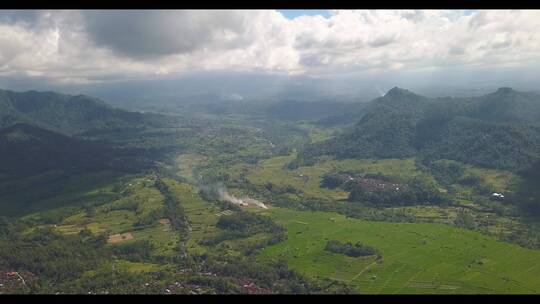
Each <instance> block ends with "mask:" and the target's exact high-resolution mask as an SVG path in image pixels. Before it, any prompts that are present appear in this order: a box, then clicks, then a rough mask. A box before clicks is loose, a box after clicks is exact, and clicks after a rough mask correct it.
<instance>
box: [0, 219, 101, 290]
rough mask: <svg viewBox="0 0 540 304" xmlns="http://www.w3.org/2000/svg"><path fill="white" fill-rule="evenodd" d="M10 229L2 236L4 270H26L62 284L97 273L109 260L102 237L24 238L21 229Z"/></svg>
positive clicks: (42, 233) (47, 234) (38, 233)
mask: <svg viewBox="0 0 540 304" xmlns="http://www.w3.org/2000/svg"><path fill="white" fill-rule="evenodd" d="M7 227H8V228H7V229H6V227H5V226H4V228H3V229H2V232H3V233H2V234H1V235H0V266H1V267H2V268H4V269H5V268H8V269H17V270H25V271H29V272H31V273H33V274H35V275H36V276H38V277H43V278H45V279H46V280H48V281H50V282H61V281H65V280H70V279H73V278H76V277H78V276H80V275H81V274H82V273H84V272H85V271H88V270H92V269H96V268H97V267H98V265H99V264H100V263H101V262H102V261H103V259H105V258H107V257H109V254H108V252H107V251H106V250H105V248H104V245H105V241H106V238H105V237H104V236H102V235H100V236H89V237H85V238H83V237H81V236H79V235H59V234H56V233H54V232H53V231H52V230H50V229H37V230H35V231H34V232H32V233H31V234H28V235H23V234H21V231H20V230H19V229H15V228H14V227H13V226H7ZM20 228H22V227H20Z"/></svg>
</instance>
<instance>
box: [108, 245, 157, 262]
mask: <svg viewBox="0 0 540 304" xmlns="http://www.w3.org/2000/svg"><path fill="white" fill-rule="evenodd" d="M110 250H111V252H112V253H113V254H114V255H115V256H117V257H119V258H122V259H125V260H128V261H131V262H144V261H149V260H150V259H151V257H152V252H153V250H154V245H153V244H152V242H150V241H147V240H143V241H132V242H128V243H125V244H122V243H120V244H115V245H113V246H110Z"/></svg>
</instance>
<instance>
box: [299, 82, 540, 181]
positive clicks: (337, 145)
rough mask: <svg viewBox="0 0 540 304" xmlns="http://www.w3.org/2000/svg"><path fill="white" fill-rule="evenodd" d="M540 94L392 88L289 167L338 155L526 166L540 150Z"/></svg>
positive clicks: (514, 167) (531, 162)
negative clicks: (450, 94)
mask: <svg viewBox="0 0 540 304" xmlns="http://www.w3.org/2000/svg"><path fill="white" fill-rule="evenodd" d="M538 121H540V96H538V95H536V94H530V93H521V92H516V91H514V90H511V89H508V88H503V89H500V90H498V91H497V92H495V93H492V94H488V95H485V96H482V97H474V98H439V99H428V98H426V97H423V96H419V95H416V94H413V93H411V92H409V91H406V90H402V89H397V88H395V89H392V90H391V91H390V92H389V93H388V94H386V95H385V96H384V97H381V98H378V99H375V100H373V101H372V102H371V104H370V105H369V106H368V107H367V108H366V109H365V114H364V115H363V116H362V118H361V119H360V121H359V122H358V123H357V125H356V126H355V127H354V128H353V129H352V130H350V131H348V132H346V133H345V134H343V135H341V136H338V137H336V138H332V139H330V140H328V141H326V142H320V143H315V144H312V145H308V146H306V147H305V148H304V149H303V150H302V151H300V153H299V155H298V158H297V159H296V160H294V161H293V162H292V163H291V164H290V165H289V166H290V167H291V168H295V167H298V166H302V165H311V164H314V163H315V162H316V161H317V158H318V157H320V156H321V155H332V156H334V157H336V158H403V157H409V156H413V155H417V156H419V157H421V158H423V159H425V160H426V161H433V160H438V159H453V160H457V161H460V162H464V163H469V164H473V165H477V166H482V167H487V168H495V169H507V170H512V171H519V170H524V169H526V168H528V167H529V166H531V165H532V164H533V163H534V162H535V161H538V159H539V155H540V127H539V124H538Z"/></svg>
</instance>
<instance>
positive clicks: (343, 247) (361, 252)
mask: <svg viewBox="0 0 540 304" xmlns="http://www.w3.org/2000/svg"><path fill="white" fill-rule="evenodd" d="M324 249H325V250H327V251H330V252H333V253H340V254H344V255H348V256H351V257H360V256H370V255H379V252H378V251H377V250H376V249H375V248H373V247H369V246H367V245H364V244H362V243H361V242H357V243H355V244H354V245H353V244H352V243H351V242H347V243H343V242H340V241H337V240H332V241H328V242H327V243H326V246H325V247H324Z"/></svg>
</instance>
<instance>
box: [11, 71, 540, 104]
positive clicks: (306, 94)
mask: <svg viewBox="0 0 540 304" xmlns="http://www.w3.org/2000/svg"><path fill="white" fill-rule="evenodd" d="M119 79H123V80H118V79H98V80H97V81H96V82H94V83H87V84H60V83H56V82H54V81H52V80H50V79H47V78H44V77H25V76H19V77H16V76H9V77H6V76H0V89H9V90H16V91H26V90H39V91H58V92H62V93H67V94H87V95H91V96H95V97H98V98H101V99H103V100H104V101H106V102H107V103H110V104H112V105H115V106H119V107H123V108H127V109H136V108H144V107H149V106H154V107H160V106H164V105H166V106H170V105H175V104H189V103H216V102H227V101H240V100H241V101H245V102H258V101H267V100H275V101H280V100H307V101H322V100H329V101H339V102H362V101H369V100H371V99H373V98H376V97H379V96H381V95H382V94H384V93H385V92H387V91H388V90H389V89H390V88H392V87H394V86H398V87H402V88H406V89H409V90H411V91H414V92H415V93H418V94H422V95H426V96H430V97H439V96H461V97H465V96H478V95H483V94H486V93H489V92H493V91H495V90H496V89H497V88H499V87H513V88H514V89H517V90H521V91H532V90H538V88H540V81H539V79H540V72H539V71H537V70H535V69H531V70H528V71H523V70H520V69H511V68H505V69H484V70H479V69H476V70H471V71H465V70H460V69H457V68H447V69H445V70H443V69H439V70H437V71H423V72H400V71H386V72H379V73H373V72H372V73H367V72H362V73H360V72H357V73H346V74H326V75H319V76H317V77H315V76H306V75H284V74H269V73H262V72H261V73H255V72H234V73H233V72H226V71H222V72H200V73H190V74H185V75H173V76H166V77H165V76H159V77H158V76H156V77H152V78H148V77H147V78H138V79H129V80H124V79H125V78H119Z"/></svg>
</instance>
